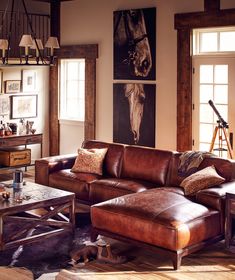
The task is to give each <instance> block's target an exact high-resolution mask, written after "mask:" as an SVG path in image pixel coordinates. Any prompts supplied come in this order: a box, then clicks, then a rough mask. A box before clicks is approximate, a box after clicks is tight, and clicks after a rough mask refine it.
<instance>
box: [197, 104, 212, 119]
mask: <svg viewBox="0 0 235 280" xmlns="http://www.w3.org/2000/svg"><path fill="white" fill-rule="evenodd" d="M209 107H210V105H209V104H208V105H207V104H201V105H200V118H199V119H200V122H206V123H213V111H212V110H211V108H209Z"/></svg>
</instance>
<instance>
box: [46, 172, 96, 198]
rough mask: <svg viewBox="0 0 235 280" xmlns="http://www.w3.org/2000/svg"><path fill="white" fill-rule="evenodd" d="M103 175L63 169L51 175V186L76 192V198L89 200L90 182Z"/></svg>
mask: <svg viewBox="0 0 235 280" xmlns="http://www.w3.org/2000/svg"><path fill="white" fill-rule="evenodd" d="M100 177H101V176H99V175H97V174H90V173H74V172H71V171H70V169H63V170H60V171H58V172H53V173H51V174H50V175H49V186H50V187H56V188H59V189H62V190H66V191H70V192H74V193H75V195H76V198H78V199H80V200H85V201H89V183H90V182H92V181H94V180H96V179H99V178H100Z"/></svg>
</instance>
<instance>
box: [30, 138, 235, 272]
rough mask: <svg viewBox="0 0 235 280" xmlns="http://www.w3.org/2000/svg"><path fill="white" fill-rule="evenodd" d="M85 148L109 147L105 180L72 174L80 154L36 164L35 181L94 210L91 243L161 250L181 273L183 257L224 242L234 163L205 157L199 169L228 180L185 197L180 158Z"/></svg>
mask: <svg viewBox="0 0 235 280" xmlns="http://www.w3.org/2000/svg"><path fill="white" fill-rule="evenodd" d="M83 148H85V149H91V148H108V150H107V154H106V156H105V159H104V163H103V175H96V174H91V173H74V172H71V168H72V166H73V165H74V162H75V159H76V156H77V155H64V156H52V157H47V158H43V159H39V160H37V161H36V162H35V181H36V182H37V183H39V184H44V185H48V186H52V187H55V188H60V189H64V190H68V191H72V192H74V193H75V194H76V198H77V199H78V200H79V201H80V202H83V203H86V204H89V205H91V221H92V227H93V231H92V239H95V238H96V237H97V235H98V234H101V235H104V236H109V237H112V238H115V239H118V240H122V241H128V242H131V243H133V244H135V245H137V246H142V247H146V248H149V249H150V250H154V251H159V252H161V254H165V255H167V256H169V257H170V258H171V259H172V261H173V266H174V269H178V268H179V267H180V265H181V259H182V257H184V256H186V255H188V254H190V253H192V252H195V251H197V250H199V249H201V248H203V247H204V246H206V245H209V244H211V243H214V242H217V241H219V240H222V239H223V238H224V208H225V205H224V204H225V203H224V202H225V199H224V198H225V194H226V192H227V191H229V190H232V189H233V190H234V189H235V182H234V181H233V180H234V174H235V161H233V160H227V159H221V158H217V157H207V158H205V159H204V160H203V161H202V163H201V164H200V166H199V167H198V170H202V169H204V168H205V167H208V166H214V167H215V169H216V171H217V173H218V174H219V175H220V176H222V177H223V178H224V179H225V181H224V182H223V183H221V184H219V185H215V186H212V187H210V188H207V189H203V190H200V191H198V192H197V193H196V194H195V195H193V196H186V195H185V194H184V189H183V188H182V187H180V183H181V182H182V180H183V179H184V178H182V177H180V176H179V175H178V166H179V157H180V155H181V153H178V152H173V151H164V150H158V149H153V148H145V147H138V146H129V145H122V144H114V143H106V142H100V141H95V140H91V141H85V142H84V143H83Z"/></svg>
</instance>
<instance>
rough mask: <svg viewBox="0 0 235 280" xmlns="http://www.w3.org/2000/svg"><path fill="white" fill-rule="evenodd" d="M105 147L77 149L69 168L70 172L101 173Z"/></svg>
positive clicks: (105, 151)
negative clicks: (74, 158) (73, 161)
mask: <svg viewBox="0 0 235 280" xmlns="http://www.w3.org/2000/svg"><path fill="white" fill-rule="evenodd" d="M107 150H108V149H107V148H105V149H78V156H77V158H76V160H75V163H74V165H73V167H72V169H71V171H72V172H85V173H93V174H98V175H102V173H103V161H104V158H105V155H106V153H107Z"/></svg>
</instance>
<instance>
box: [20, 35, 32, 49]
mask: <svg viewBox="0 0 235 280" xmlns="http://www.w3.org/2000/svg"><path fill="white" fill-rule="evenodd" d="M19 46H20V47H31V46H33V39H32V36H31V35H28V34H24V35H23V36H22V37H21V40H20V44H19Z"/></svg>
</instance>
